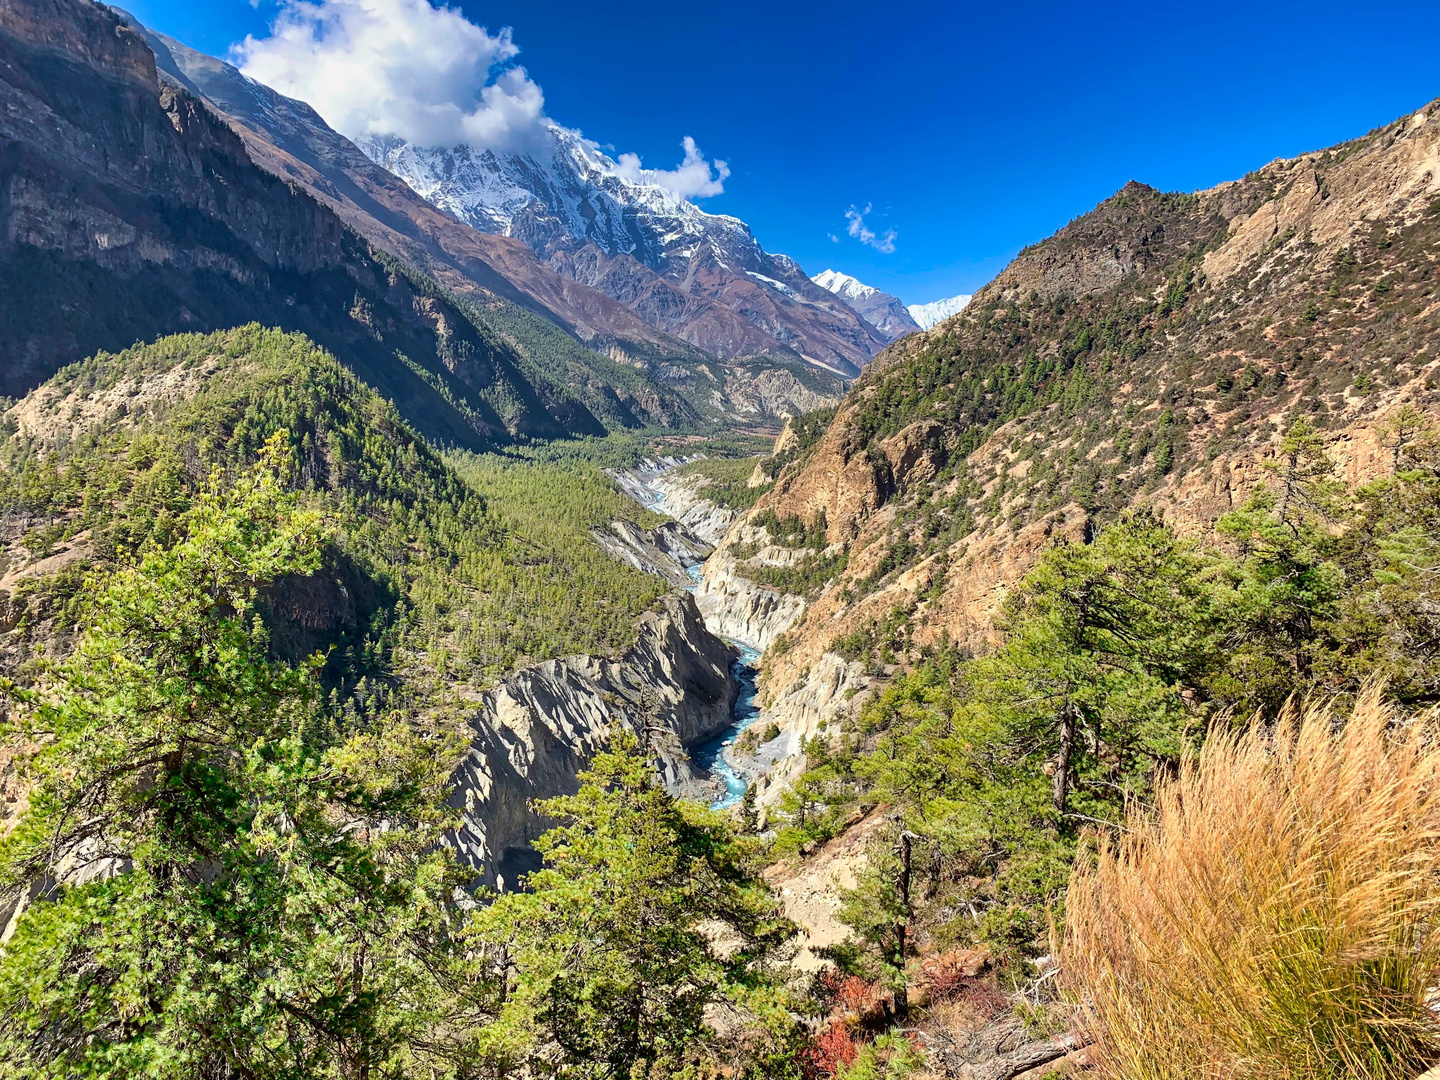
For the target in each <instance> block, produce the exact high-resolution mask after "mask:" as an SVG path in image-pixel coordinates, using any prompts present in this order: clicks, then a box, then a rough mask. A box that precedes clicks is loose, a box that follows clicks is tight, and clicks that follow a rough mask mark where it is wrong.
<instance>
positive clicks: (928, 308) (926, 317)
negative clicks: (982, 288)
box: [908, 295, 970, 330]
mask: <svg viewBox="0 0 1440 1080" xmlns="http://www.w3.org/2000/svg"><path fill="white" fill-rule="evenodd" d="M968 303H970V297H969V296H968V295H965V296H952V297H949V298H948V299H945V300H936V301H934V302H933V303H930V304H911V305H910V307H909V309H908V310H909V312H910V317H911V318H912V319H914V320H915V322H916V324H917V325H918V326H919V327H920V329H921V330H929V329H930V328H931V327H932V326H934V325H935V324H936V323H941V322H944V321H945V320H946V319H948V318H950V316H952V315H958V314H959V313H960V312H961V311H963V310H964V309H965V305H966V304H968Z"/></svg>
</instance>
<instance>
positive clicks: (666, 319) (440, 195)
mask: <svg viewBox="0 0 1440 1080" xmlns="http://www.w3.org/2000/svg"><path fill="white" fill-rule="evenodd" d="M358 145H359V146H360V147H361V149H362V150H364V152H365V153H366V154H368V155H369V156H370V157H371V158H372V159H373V160H374V161H376V162H377V163H379V164H381V165H383V166H384V167H385V168H387V169H389V170H390V171H391V172H392V173H394V174H395V175H397V176H399V177H400V178H401V179H403V180H404V181H405V182H406V183H407V184H409V186H410V187H412V188H413V189H414V190H415V191H416V192H417V193H418V194H420V195H421V196H422V197H423V198H425V199H427V200H428V201H430V202H431V203H433V204H434V205H436V206H438V207H440V208H441V209H443V210H446V211H448V212H449V213H451V214H453V215H454V216H456V217H457V218H459V219H460V220H461V221H464V222H465V223H467V224H469V225H471V226H473V227H474V228H476V229H479V230H481V231H483V232H488V233H495V234H499V235H503V236H511V237H515V238H516V239H519V240H522V241H523V242H524V243H525V244H527V245H528V246H529V247H530V248H532V249H533V250H534V251H535V252H536V253H537V254H538V255H539V256H540V257H541V258H542V259H544V260H545V261H546V262H547V263H548V264H549V265H550V267H551V268H552V269H554V270H556V271H557V272H559V273H561V274H562V275H565V276H567V277H570V278H572V279H574V280H576V281H579V282H581V283H583V284H586V285H590V286H593V287H595V288H598V289H599V290H600V291H601V292H604V293H607V294H609V295H610V296H612V297H614V298H615V299H617V300H619V301H620V302H621V303H623V304H625V305H626V306H627V307H629V308H630V309H631V310H633V311H635V312H636V313H637V314H638V315H640V317H641V318H643V319H645V320H646V321H647V322H649V323H650V324H651V325H652V326H655V327H658V328H659V329H662V330H665V331H668V332H670V333H673V334H675V335H676V336H678V337H681V338H683V339H685V340H687V341H689V342H691V343H692V344H695V345H698V346H700V347H701V348H704V349H707V350H709V351H710V352H712V353H714V354H716V355H717V356H720V357H722V358H731V357H737V356H749V355H760V354H764V353H767V352H773V351H774V350H775V349H776V347H777V346H779V347H782V348H783V349H784V350H785V351H786V352H787V353H790V354H799V355H800V356H802V357H804V358H805V359H806V360H808V361H810V362H811V363H812V364H815V365H816V366H818V367H822V368H826V369H828V370H831V371H834V372H836V373H838V374H841V375H845V376H850V375H854V374H856V373H858V371H859V369H860V367H861V366H862V365H863V364H864V363H866V362H867V361H868V360H869V359H870V358H871V357H872V356H874V355H875V353H877V352H878V351H879V350H880V349H881V348H883V347H884V346H885V345H886V344H888V341H889V339H888V338H887V337H886V336H885V335H884V334H882V333H881V332H879V331H878V330H876V329H875V327H874V326H872V325H871V324H870V323H868V322H867V321H866V320H865V319H864V318H863V317H861V316H860V315H859V314H858V313H857V312H856V311H855V310H853V309H852V308H851V307H849V306H848V305H847V304H846V303H845V302H844V301H843V300H840V299H839V298H837V297H835V296H833V295H832V294H830V293H829V292H827V291H826V290H824V289H822V288H820V287H819V286H817V285H815V284H814V283H813V282H811V281H810V279H809V278H808V277H807V276H806V275H805V272H804V271H803V270H802V269H801V268H800V266H799V265H798V264H797V263H796V262H795V261H794V260H793V259H790V258H788V257H786V256H784V255H772V254H771V253H769V252H767V251H765V249H764V248H762V247H761V246H760V244H759V243H758V242H757V241H756V239H755V237H754V235H753V234H752V233H751V231H750V227H749V226H748V225H746V224H745V223H744V222H743V221H741V220H739V219H738V218H733V217H728V216H725V215H722V214H710V213H706V212H705V211H704V210H701V209H700V208H699V207H698V206H696V205H695V204H694V203H693V202H690V201H689V200H688V199H685V198H682V197H681V196H679V195H677V194H675V193H674V192H672V191H670V190H669V189H668V188H666V187H663V186H661V185H660V184H657V183H653V182H649V181H647V180H646V179H645V174H644V173H643V172H641V173H640V174H639V175H638V177H637V176H635V175H633V174H627V175H622V174H621V170H620V167H619V166H618V165H617V163H616V162H615V161H614V160H612V159H611V158H610V157H608V156H607V155H606V154H604V153H602V152H601V151H600V150H599V149H598V148H597V147H596V146H595V144H594V143H592V142H590V141H589V140H587V139H585V138H582V137H581V136H580V135H578V134H576V133H575V132H573V131H569V130H567V129H565V128H562V127H559V126H552V127H551V128H549V129H548V133H547V140H546V142H545V144H544V145H543V146H542V147H541V148H540V149H538V150H532V151H531V152H529V153H525V154H498V153H496V152H494V151H493V150H474V149H471V148H470V147H468V146H453V147H418V146H413V145H410V144H408V143H406V142H405V141H404V140H402V139H398V138H393V137H384V136H381V137H376V136H371V137H368V138H365V139H362V140H360V142H359V144H358Z"/></svg>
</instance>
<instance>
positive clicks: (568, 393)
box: [0, 0, 696, 446]
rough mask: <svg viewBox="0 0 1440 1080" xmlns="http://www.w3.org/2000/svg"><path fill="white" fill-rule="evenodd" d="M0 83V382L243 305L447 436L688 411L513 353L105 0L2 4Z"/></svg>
mask: <svg viewBox="0 0 1440 1080" xmlns="http://www.w3.org/2000/svg"><path fill="white" fill-rule="evenodd" d="M0 95H3V97H4V99H5V109H4V118H3V120H0V141H3V151H0V154H3V160H4V163H5V164H4V167H3V169H0V181H3V200H0V216H3V220H4V232H3V237H4V239H3V240H0V263H3V282H4V286H3V290H0V342H3V348H4V352H5V355H6V356H7V358H8V362H7V365H6V368H5V370H4V371H3V372H0V389H3V390H4V391H5V392H7V393H10V394H19V393H23V392H24V391H25V390H27V389H29V388H31V387H33V386H35V385H37V384H38V383H39V382H40V381H42V380H43V379H44V378H45V377H47V376H48V375H49V374H51V373H52V372H54V371H55V370H56V369H57V368H59V367H60V366H62V365H63V364H65V363H68V362H70V361H73V360H76V359H79V358H80V357H82V356H85V355H87V354H89V353H92V352H94V351H96V350H97V349H102V348H104V349H118V348H123V347H125V346H128V345H130V344H132V343H133V342H135V341H137V340H149V339H153V338H154V337H156V336H158V335H160V334H163V333H167V332H171V331H175V330H203V329H210V328H216V327H223V326H231V325H235V324H237V323H243V322H247V321H250V320H252V319H253V320H259V321H262V322H264V323H266V324H270V325H279V326H284V327H287V328H291V329H296V330H302V331H305V332H306V333H308V334H310V335H311V336H312V337H314V338H315V339H316V340H317V341H320V342H322V343H324V344H325V345H326V346H327V347H328V348H331V349H332V350H334V351H335V353H336V355H339V356H342V357H343V358H344V359H345V361H346V362H347V363H348V364H350V365H352V367H353V368H354V370H355V371H356V372H357V373H358V374H360V375H361V377H362V378H364V379H365V380H366V381H367V382H369V383H370V384H371V385H372V386H375V387H376V388H377V389H379V390H380V391H381V392H382V393H384V394H386V395H387V396H388V397H391V398H393V399H394V400H395V401H396V402H397V404H399V406H400V408H401V409H402V410H403V411H404V413H405V415H406V416H407V417H409V418H411V419H412V420H413V421H414V422H415V423H416V425H417V426H418V427H419V428H420V429H421V430H422V431H424V432H425V434H426V435H428V436H430V437H432V438H435V439H438V440H441V441H443V442H448V443H454V444H458V445H470V446H483V445H491V444H494V443H496V442H505V441H508V440H510V439H512V438H514V437H517V436H518V437H554V436H564V435H590V434H602V433H604V432H605V431H606V430H608V429H611V428H615V427H631V426H641V425H645V424H650V423H666V422H670V423H674V422H687V421H691V420H693V419H695V418H696V412H695V410H694V409H693V408H692V407H691V406H689V405H688V403H687V402H686V401H685V399H684V398H682V397H681V396H680V395H678V394H677V393H675V392H674V391H672V390H670V389H668V388H666V387H663V386H661V385H659V384H658V383H655V382H653V381H652V380H650V379H649V378H648V377H647V376H646V375H645V374H644V373H643V372H641V371H637V370H636V369H635V368H634V367H633V366H630V365H627V364H621V363H618V362H615V361H611V360H609V359H607V358H604V357H596V358H595V362H594V363H593V364H589V365H578V364H576V363H575V362H574V359H573V358H572V357H567V356H564V355H556V354H554V353H553V352H550V351H547V350H545V349H543V348H539V347H529V348H522V347H519V346H518V345H517V344H516V342H515V339H514V337H513V335H506V334H503V333H501V332H500V331H499V330H497V329H496V328H495V327H493V326H491V325H489V324H487V322H486V321H485V320H484V319H483V318H481V317H480V316H479V315H478V314H477V313H476V312H475V311H474V310H473V309H470V308H468V307H467V306H466V304H465V303H464V302H462V301H460V300H457V299H456V298H454V297H453V296H451V295H449V294H447V293H446V292H445V291H444V290H443V289H442V288H440V287H439V286H438V285H436V284H435V283H434V282H433V281H430V280H429V279H426V278H424V277H423V276H422V275H420V274H418V273H416V272H414V271H412V270H410V269H408V268H407V267H405V266H404V265H402V264H400V263H398V262H397V261H395V260H394V259H393V258H391V257H390V256H389V255H387V254H385V253H383V252H378V251H376V250H374V249H372V248H371V247H370V245H369V244H368V243H366V242H365V241H364V240H363V239H361V238H360V237H359V236H357V235H356V234H355V233H353V232H351V231H350V230H349V229H347V228H346V227H345V225H344V224H343V223H342V222H341V221H340V220H339V219H338V218H337V217H336V216H335V215H334V214H333V213H332V212H331V211H330V210H328V209H327V208H325V207H324V206H322V205H320V204H319V203H317V202H316V201H315V200H313V199H312V198H310V197H309V196H307V195H305V194H304V193H303V192H300V191H297V190H296V189H295V188H293V187H292V186H291V185H289V184H287V183H285V182H282V181H280V180H277V179H276V178H274V177H273V176H271V175H269V174H268V173H266V172H264V171H262V170H261V169H259V168H257V167H256V166H255V165H254V164H253V163H252V162H251V160H250V158H249V157H248V156H247V154H246V152H245V149H244V147H243V145H242V144H241V141H240V140H239V139H238V138H237V137H236V136H235V134H234V133H233V132H232V131H231V130H230V129H229V128H228V127H227V126H226V125H225V124H224V123H222V122H221V121H220V120H218V119H217V118H216V117H215V116H213V115H212V114H211V113H210V112H209V111H208V110H207V109H206V107H205V106H204V105H203V104H202V103H200V102H199V101H197V100H196V99H195V98H194V97H192V96H191V95H189V94H188V93H186V92H185V91H184V90H181V89H177V88H175V87H173V86H169V85H162V83H161V81H160V79H159V77H158V75H157V72H156V67H155V61H154V56H153V54H152V53H151V51H150V50H149V48H147V46H146V45H145V43H144V42H143V41H142V40H141V39H140V37H139V36H138V35H137V34H135V33H134V32H133V31H132V30H131V29H130V28H129V27H127V26H125V25H124V24H123V23H122V22H121V21H120V20H119V19H118V18H117V17H116V16H115V15H114V14H112V13H111V12H110V11H109V10H108V9H106V8H104V7H102V6H99V5H95V4H91V3H82V2H81V0H15V2H13V3H10V4H7V5H6V6H5V7H4V8H3V9H0ZM507 336H509V337H510V340H507ZM589 355H590V354H588V353H587V354H586V356H587V357H588V356H589Z"/></svg>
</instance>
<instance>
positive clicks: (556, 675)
mask: <svg viewBox="0 0 1440 1080" xmlns="http://www.w3.org/2000/svg"><path fill="white" fill-rule="evenodd" d="M734 658H735V651H734V650H733V649H732V648H731V647H730V646H728V645H726V644H725V643H724V642H722V641H721V640H719V639H718V638H717V637H715V635H714V634H712V633H710V632H709V630H707V629H706V626H705V623H704V621H703V620H702V619H701V616H700V612H699V611H698V610H697V608H696V607H695V602H694V600H693V599H691V597H689V596H688V595H684V594H679V595H675V594H672V595H670V596H667V597H666V598H664V600H662V601H661V604H660V607H659V609H658V610H656V611H653V612H651V613H650V614H648V615H646V616H644V617H643V618H642V620H641V623H640V636H639V640H638V641H637V642H636V643H635V645H634V646H632V647H631V648H630V649H628V650H626V651H625V652H624V653H623V654H622V655H621V656H619V657H618V658H616V659H613V660H609V659H603V658H597V657H590V656H576V657H565V658H563V659H559V660H550V661H547V662H545V663H543V664H537V665H535V666H533V667H529V668H526V669H525V670H523V671H520V672H517V673H516V674H514V675H511V676H510V677H508V678H507V679H505V680H504V681H503V682H502V683H501V684H500V685H499V686H498V687H497V688H495V689H494V690H492V691H490V692H489V693H487V694H486V695H485V696H484V699H483V700H482V701H481V703H480V706H479V708H478V709H477V710H476V712H475V714H474V716H473V718H472V720H471V731H472V735H473V737H472V741H471V745H470V751H469V754H468V755H467V757H466V759H465V762H464V764H463V765H462V766H461V767H460V769H459V771H458V772H457V774H456V776H455V795H454V804H455V805H456V806H457V807H458V808H459V809H460V810H461V811H462V813H463V815H464V826H463V827H462V829H461V830H460V831H459V833H458V834H457V836H456V838H455V843H456V846H457V847H458V849H459V851H460V853H461V856H462V858H463V859H464V860H465V861H466V863H467V864H468V865H470V866H471V867H473V868H474V869H475V872H476V874H477V877H478V879H479V880H480V881H481V882H482V883H484V884H487V885H493V886H497V887H501V888H504V887H513V886H514V885H515V883H516V879H517V875H518V874H520V873H524V872H525V871H527V870H530V869H533V868H534V867H535V865H536V863H535V860H534V856H533V853H532V852H531V851H530V848H529V845H530V844H531V843H532V842H533V841H534V840H535V839H536V838H537V837H538V836H539V835H540V834H541V833H542V832H544V831H545V829H546V828H548V827H549V825H550V824H551V823H550V822H547V821H546V820H545V819H543V818H541V817H539V816H538V815H536V814H535V813H534V812H533V811H532V810H531V808H530V803H531V801H532V800H534V799H544V798H549V797H551V796H555V795H561V794H569V793H572V792H574V791H575V790H576V788H577V786H578V785H577V782H576V779H575V777H576V775H577V774H578V773H579V772H580V771H582V770H583V769H584V768H585V766H586V764H587V763H588V762H589V761H590V759H591V758H592V757H593V756H594V755H595V753H596V751H597V750H598V749H600V748H601V747H603V746H604V744H605V742H606V741H607V740H608V739H609V738H610V737H611V734H612V733H613V732H614V731H616V730H619V729H621V728H624V729H628V730H630V731H633V732H635V733H636V734H638V735H639V736H640V737H641V738H642V739H644V740H648V741H649V743H650V745H651V747H652V748H653V750H654V754H655V761H656V767H657V769H658V770H659V771H660V773H661V775H662V777H663V778H664V782H665V785H666V787H667V788H668V789H669V790H671V791H673V792H675V793H676V794H680V795H686V796H690V797H694V798H701V799H707V800H708V799H710V798H714V797H715V794H716V791H715V790H713V789H714V787H715V784H714V782H713V781H708V780H707V779H705V778H703V777H700V776H698V775H697V774H696V772H695V770H694V768H693V766H692V765H691V762H690V758H689V755H688V753H687V752H686V747H688V746H690V745H692V744H694V743H697V742H702V741H704V740H705V739H706V738H708V737H710V736H712V735H714V734H715V733H717V732H718V731H720V730H722V729H723V728H725V727H727V726H729V724H730V723H731V722H732V718H731V708H732V706H733V705H734V701H735V692H736V690H735V683H734V682H733V680H732V679H731V677H730V664H731V662H732V661H733V660H734Z"/></svg>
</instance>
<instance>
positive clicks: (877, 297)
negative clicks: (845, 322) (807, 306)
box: [810, 270, 921, 341]
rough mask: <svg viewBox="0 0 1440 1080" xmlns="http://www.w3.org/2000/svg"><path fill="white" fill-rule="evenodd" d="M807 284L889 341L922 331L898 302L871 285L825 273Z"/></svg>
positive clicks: (817, 275) (837, 272)
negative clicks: (838, 301)
mask: <svg viewBox="0 0 1440 1080" xmlns="http://www.w3.org/2000/svg"><path fill="white" fill-rule="evenodd" d="M810 280H812V281H813V282H815V284H816V285H819V286H820V287H821V288H822V289H825V290H826V291H827V292H832V293H834V294H835V295H836V296H838V297H840V299H841V300H844V301H845V303H847V304H849V305H850V306H851V307H852V308H854V309H855V311H857V312H858V313H859V314H860V315H861V316H862V317H863V318H864V319H865V321H866V322H868V323H869V324H870V325H871V326H873V327H875V329H876V330H879V331H880V333H882V334H883V335H885V337H886V339H887V340H889V341H898V340H899V339H900V338H902V337H904V336H905V335H906V334H913V333H914V332H915V331H917V330H919V329H921V327H920V326H919V324H917V323H916V322H915V320H914V319H912V318H911V317H910V312H909V311H907V310H906V309H905V305H904V304H903V303H902V302H901V301H900V300H899V299H897V298H896V297H893V296H891V295H890V294H889V293H886V292H881V291H880V290H879V289H877V288H875V286H873V285H866V284H865V283H864V282H863V281H857V280H856V279H855V278H853V277H851V276H850V275H849V274H842V273H840V271H838V270H826V271H824V272H823V273H819V274H816V275H815V276H814V277H813V278H811V279H810Z"/></svg>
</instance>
